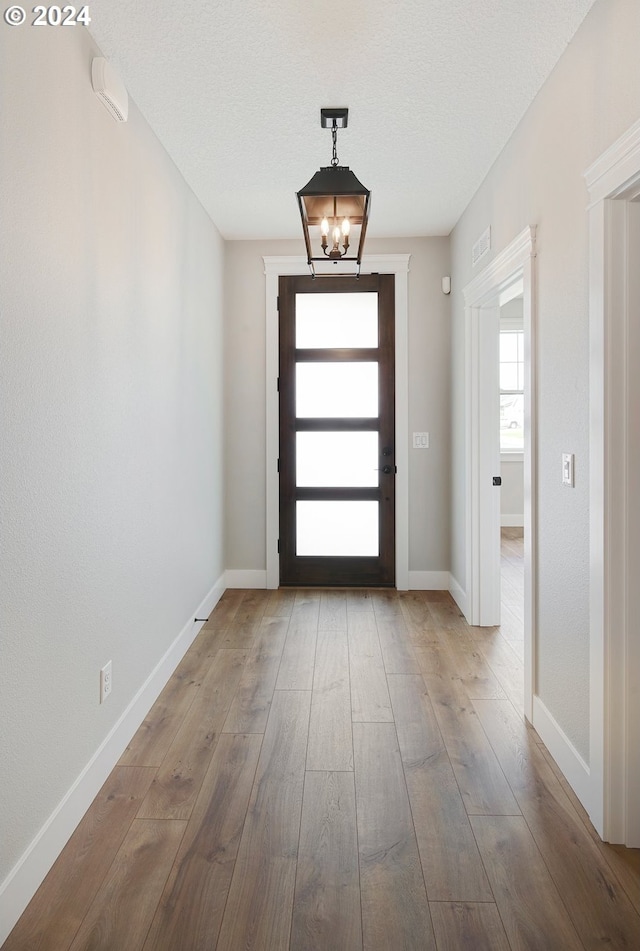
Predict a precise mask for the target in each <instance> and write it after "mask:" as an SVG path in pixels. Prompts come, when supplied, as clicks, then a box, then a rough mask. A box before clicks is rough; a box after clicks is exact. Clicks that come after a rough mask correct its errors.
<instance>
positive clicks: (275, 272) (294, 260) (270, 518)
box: [262, 254, 411, 591]
mask: <svg viewBox="0 0 640 951" xmlns="http://www.w3.org/2000/svg"><path fill="white" fill-rule="evenodd" d="M410 257H411V255H410V254H365V255H364V256H363V258H362V269H361V270H362V273H363V274H376V273H377V274H395V278H396V280H395V373H396V380H395V391H396V451H395V452H396V465H397V467H398V472H397V475H396V588H398V590H400V591H406V590H407V589H408V587H409V337H408V334H409V258H410ZM262 260H263V261H264V273H265V277H266V281H265V307H266V393H265V402H266V414H267V420H266V423H267V425H266V440H267V446H266V456H267V458H266V466H267V479H266V485H267V500H266V509H267V523H266V545H267V552H266V554H267V559H266V560H267V588H277V587H278V584H279V582H280V559H279V556H278V535H279V530H280V508H279V480H278V451H279V442H280V437H279V410H278V391H277V379H278V278H279V277H280V276H281V275H294V274H308V273H309V265H308V264H307V259H306V258H304V257H301V256H299V255H296V256H282V255H277V256H265V257H263V258H262ZM317 280H319V281H321V280H322V277H318V278H317Z"/></svg>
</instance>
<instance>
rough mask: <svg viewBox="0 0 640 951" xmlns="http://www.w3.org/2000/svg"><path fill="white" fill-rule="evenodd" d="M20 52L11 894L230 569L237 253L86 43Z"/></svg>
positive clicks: (0, 401) (10, 51)
mask: <svg viewBox="0 0 640 951" xmlns="http://www.w3.org/2000/svg"><path fill="white" fill-rule="evenodd" d="M0 43H1V45H2V50H1V51H0V60H1V62H2V76H1V80H2V103H1V105H2V123H3V127H2V137H1V142H0V150H1V155H0V170H1V171H0V174H1V176H2V177H1V179H0V188H1V193H2V196H1V200H2V219H3V220H2V229H1V231H0V268H1V270H2V299H1V306H2V312H1V317H2V351H1V352H2V356H1V360H2V371H1V373H0V387H1V390H0V405H1V406H2V419H1V424H0V425H1V435H0V443H1V445H2V481H1V489H0V492H1V496H0V502H1V511H2V527H1V532H2V551H1V573H2V632H1V651H2V660H1V663H0V724H1V725H2V726H1V728H0V750H1V757H0V759H1V764H2V765H1V775H2V779H1V781H0V822H1V825H2V847H1V849H0V883H2V882H3V880H5V877H6V876H8V875H9V873H10V872H11V870H12V868H13V867H14V865H15V863H17V862H18V860H19V859H20V858H21V856H23V855H24V854H25V850H27V847H28V846H29V844H30V843H31V842H32V840H33V839H34V837H36V836H37V835H38V833H39V831H40V830H41V828H42V827H43V824H44V823H45V822H46V821H47V820H48V818H49V817H50V816H51V815H52V813H53V811H54V809H55V808H56V807H57V805H58V804H59V803H60V801H61V800H62V798H63V797H64V796H65V794H66V793H67V791H68V790H69V789H70V787H71V786H72V784H73V783H74V781H75V780H76V779H77V777H78V776H79V775H80V773H81V771H82V770H83V769H84V768H85V766H86V765H87V764H88V763H89V761H90V760H91V758H92V757H93V756H94V754H95V753H96V750H98V748H99V747H100V745H101V744H102V743H103V741H104V740H105V738H106V737H107V736H108V735H109V733H110V731H111V730H112V729H113V728H114V725H115V724H116V723H117V722H118V719H119V718H120V717H121V716H122V714H123V712H124V711H125V710H126V709H127V706H128V705H129V704H130V703H131V701H132V699H133V698H134V697H135V696H136V694H137V692H138V691H139V690H140V688H141V686H142V685H143V684H144V682H145V680H146V678H147V677H148V676H149V674H150V673H151V672H152V671H153V670H154V668H155V667H156V665H157V664H158V662H159V661H160V659H161V658H162V657H163V655H164V654H165V652H166V651H167V650H168V649H169V648H170V646H171V645H172V643H173V642H174V641H175V639H176V638H177V637H178V635H179V634H180V633H181V631H183V629H185V630H186V632H187V635H188V634H189V632H190V630H191V627H190V626H191V625H192V624H193V616H194V610H195V609H196V608H197V607H198V605H200V604H201V602H203V600H205V599H206V598H207V596H208V595H210V593H211V591H212V588H213V587H214V585H215V583H216V581H217V580H218V579H219V578H221V576H222V575H223V571H224V562H223V525H222V504H223V492H222V481H223V443H222V438H223V424H222V370H223V364H222V307H223V296H222V277H223V243H222V240H221V238H220V236H219V234H218V232H217V231H216V229H215V228H214V226H213V225H212V223H211V221H210V219H209V218H208V217H207V215H206V214H205V212H204V211H203V209H202V208H201V206H200V205H199V203H198V202H197V200H196V199H195V197H194V195H193V194H192V192H191V191H190V190H189V189H188V188H187V186H186V185H185V183H184V181H183V179H182V178H181V176H180V174H179V173H178V171H177V170H176V168H175V166H174V165H173V164H172V162H171V160H170V159H169V157H168V156H167V154H166V153H165V151H164V150H163V148H162V147H161V146H160V144H159V143H158V141H157V139H156V138H155V136H154V134H153V133H152V131H151V130H150V128H149V127H148V125H147V124H146V122H145V121H144V119H143V118H142V116H141V115H140V114H139V112H138V110H137V109H136V107H135V104H133V103H132V104H131V109H130V117H129V121H128V122H127V123H126V124H120V125H119V124H117V123H115V122H114V120H113V119H112V118H111V117H110V116H109V114H108V113H107V111H106V110H105V108H104V107H103V106H102V105H101V103H100V102H99V101H98V100H97V99H96V98H95V96H94V94H93V92H92V89H91V80H90V75H91V73H90V65H91V59H92V56H93V55H94V45H93V41H92V40H91V38H90V36H89V35H88V33H87V32H86V31H85V29H84V28H81V27H76V28H74V29H54V28H44V29H32V28H29V27H27V26H24V27H22V28H18V29H10V28H9V27H6V25H5V24H4V23H3V24H2V29H0ZM185 626H186V628H185ZM108 660H112V662H113V693H112V695H111V696H110V697H109V699H108V700H107V702H106V703H105V704H104V705H102V706H101V705H100V704H99V669H100V667H101V666H102V665H103V664H105V662H106V661H108ZM127 739H128V738H127ZM125 742H126V740H125ZM111 765H113V764H111ZM77 818H78V819H79V818H80V817H79V816H78V817H77ZM76 821H77V820H76ZM9 880H11V881H13V878H12V877H10V879H6V880H5V885H7V882H8V881H9ZM7 887H8V886H7ZM11 894H13V893H11ZM0 897H2V899H3V900H4V899H6V900H7V902H8V901H9V898H10V895H9V892H7V888H5V889H4V891H3V890H2V888H0ZM14 900H15V899H14ZM0 910H2V911H3V912H4V911H7V908H6V905H5V906H3V908H2V909H0ZM19 911H20V909H19V908H15V907H14V908H13V909H9V910H8V912H7V913H9V914H10V913H12V912H13V913H15V914H17V913H18V912H19ZM4 922H5V919H3V921H2V922H0V933H1V931H2V926H3V923H4ZM1 941H2V937H1V936H0V943H1Z"/></svg>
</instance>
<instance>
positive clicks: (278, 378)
mask: <svg viewBox="0 0 640 951" xmlns="http://www.w3.org/2000/svg"><path fill="white" fill-rule="evenodd" d="M276 390H277V391H278V393H279V392H280V377H279V376H277V377H276Z"/></svg>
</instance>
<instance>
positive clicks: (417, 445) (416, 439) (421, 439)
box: [413, 433, 429, 449]
mask: <svg viewBox="0 0 640 951" xmlns="http://www.w3.org/2000/svg"><path fill="white" fill-rule="evenodd" d="M413 448H414V449H428V448H429V433H414V434H413Z"/></svg>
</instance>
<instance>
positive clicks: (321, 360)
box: [279, 274, 396, 586]
mask: <svg viewBox="0 0 640 951" xmlns="http://www.w3.org/2000/svg"><path fill="white" fill-rule="evenodd" d="M279 311H280V371H279V374H280V380H279V387H280V459H279V469H280V584H282V585H358V586H360V585H380V586H393V585H394V584H395V471H396V470H395V445H394V439H395V426H394V418H395V410H394V277H393V275H389V274H381V275H378V274H372V275H362V276H361V277H360V278H355V277H353V278H351V277H318V278H315V279H314V278H312V277H281V278H280V287H279Z"/></svg>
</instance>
